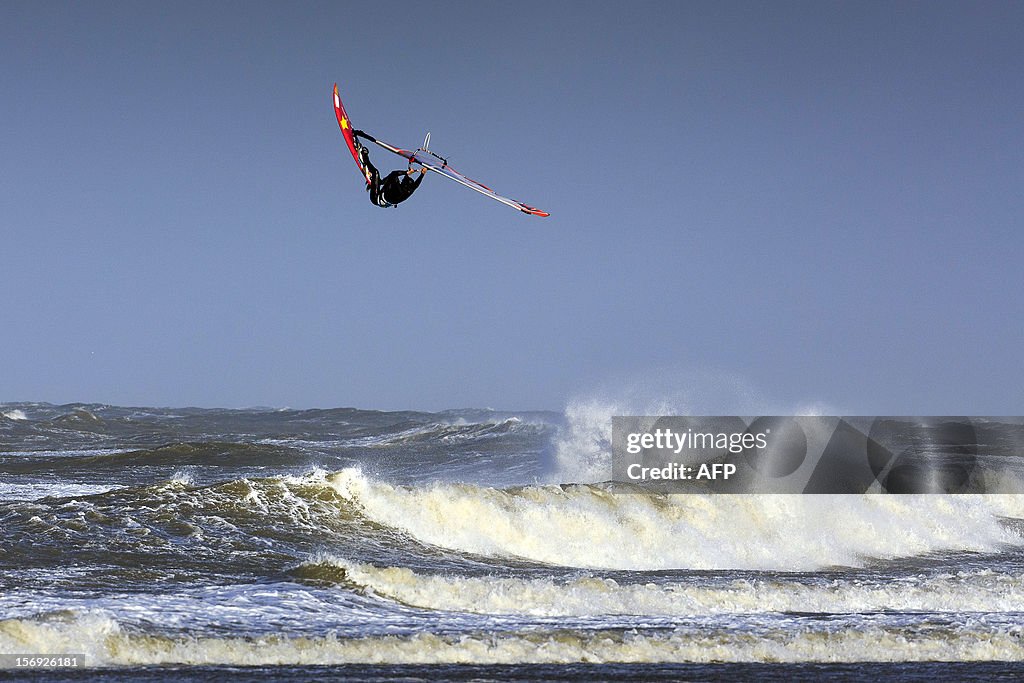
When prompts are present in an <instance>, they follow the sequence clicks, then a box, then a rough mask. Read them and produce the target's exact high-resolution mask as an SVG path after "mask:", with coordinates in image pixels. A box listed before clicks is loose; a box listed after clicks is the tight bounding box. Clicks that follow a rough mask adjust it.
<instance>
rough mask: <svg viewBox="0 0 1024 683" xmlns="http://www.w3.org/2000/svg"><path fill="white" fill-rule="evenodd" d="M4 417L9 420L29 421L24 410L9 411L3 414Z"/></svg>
mask: <svg viewBox="0 0 1024 683" xmlns="http://www.w3.org/2000/svg"><path fill="white" fill-rule="evenodd" d="M2 415H3V416H4V417H6V418H7V419H8V420H27V419H28V415H26V414H25V411H23V410H9V411H7V412H5V413H2Z"/></svg>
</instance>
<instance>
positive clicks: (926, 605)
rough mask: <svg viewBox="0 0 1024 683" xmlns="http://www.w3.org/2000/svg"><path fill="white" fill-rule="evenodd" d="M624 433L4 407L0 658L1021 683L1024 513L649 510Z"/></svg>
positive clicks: (959, 503) (976, 502)
mask: <svg viewBox="0 0 1024 683" xmlns="http://www.w3.org/2000/svg"><path fill="white" fill-rule="evenodd" d="M592 417H593V416H592ZM607 417H609V418H610V416H607ZM598 418H599V419H596V423H598V424H601V423H603V422H604V419H603V417H601V416H598ZM594 422H595V420H590V423H594ZM608 430H609V431H610V421H608ZM598 432H599V433H597V434H594V433H589V432H587V431H586V430H581V429H580V428H579V425H578V424H577V423H576V422H574V421H573V420H568V421H567V420H566V419H565V417H564V416H562V415H558V414H554V413H516V414H512V413H495V412H492V411H485V410H474V411H450V412H445V413H415V412H394V413H381V412H374V411H361V410H353V409H336V410H305V411H292V410H259V409H254V410H240V411H230V410H199V409H180V410H178V409H151V408H145V409H138V408H116V407H110V406H98V405H75V406H52V405H48V404H4V405H0V654H5V653H7V654H10V653H82V654H84V655H85V656H86V660H87V663H88V665H89V666H91V667H104V673H103V675H104V676H106V677H108V678H110V679H111V680H113V679H117V678H118V677H119V676H121V675H130V676H132V677H136V678H140V677H144V676H153V677H155V678H152V679H151V680H155V679H157V678H161V677H174V678H182V677H183V676H186V675H187V676H192V677H195V678H198V679H203V680H217V679H220V678H227V677H230V675H231V674H230V672H231V671H235V667H260V668H247V669H246V670H245V671H247V672H248V673H249V674H251V675H254V676H255V675H266V676H267V677H269V678H281V679H284V678H287V677H289V676H293V677H294V678H295V679H296V680H298V679H302V678H303V677H304V676H306V675H310V676H312V675H316V676H317V677H323V676H325V675H328V674H330V673H331V672H334V673H335V674H338V672H342V673H344V672H347V674H346V675H347V676H348V677H349V678H359V677H361V676H362V677H363V678H365V680H377V678H375V677H378V678H386V677H388V676H390V675H392V674H393V675H397V676H404V677H408V678H410V679H413V680H416V679H417V677H418V676H422V677H423V679H424V680H431V679H437V678H452V679H463V678H464V679H465V680H469V679H471V678H474V677H475V678H477V679H483V680H486V679H487V678H488V676H490V677H491V678H493V679H495V680H501V679H505V678H517V677H518V678H520V679H524V680H525V679H530V678H544V677H547V678H551V679H559V680H590V679H596V678H602V677H608V678H623V679H628V678H629V677H631V676H635V677H638V678H639V677H644V676H646V677H648V678H650V677H658V676H662V677H663V678H664V679H672V678H679V677H698V678H705V679H706V678H715V677H719V676H721V677H726V678H728V677H730V676H731V675H733V674H735V675H747V676H752V675H757V676H759V677H762V678H771V677H773V676H775V675H777V676H778V677H779V678H789V679H792V678H793V677H800V676H801V675H807V676H809V677H812V678H813V677H814V676H816V675H818V674H820V673H821V671H822V669H821V668H820V667H823V666H824V667H831V668H827V671H828V672H830V673H832V674H834V675H849V676H851V677H854V678H857V677H861V676H872V675H876V674H874V673H872V672H873V671H874V672H877V671H880V669H878V668H877V667H879V666H881V667H889V668H887V669H884V672H888V673H890V674H892V675H895V676H897V677H900V678H903V679H906V680H914V679H915V676H917V675H919V674H921V675H925V674H926V672H927V671H928V668H927V666H925V665H918V666H916V667H915V666H913V665H912V664H908V663H914V662H965V663H968V664H963V665H961V668H960V669H958V670H959V671H961V674H960V675H962V676H968V675H972V672H974V673H976V674H977V675H978V676H979V677H980V678H986V679H991V678H993V677H997V676H998V675H999V674H1000V673H1001V672H1007V671H1009V672H1016V673H1019V672H1020V671H1021V669H1020V666H1019V665H1018V664H1000V662H1011V663H1017V662H1021V661H1024V539H1022V535H1021V528H1022V526H1024V524H1022V521H1021V520H1024V496H717V497H703V496H662V495H654V494H650V495H639V494H630V495H623V494H619V493H614V492H612V490H611V488H610V487H609V486H608V485H607V484H604V483H602V482H601V480H600V477H598V476H594V474H593V473H595V472H601V471H603V470H602V467H601V466H600V465H601V460H602V458H607V457H609V454H608V453H607V452H606V441H605V439H604V436H606V435H603V434H602V433H600V430H598ZM607 471H608V472H609V473H610V467H609V468H608V469H607ZM588 472H589V473H590V476H586V474H584V473H588ZM720 663H731V664H729V665H728V666H732V667H734V668H732V669H730V668H728V666H726V665H724V664H720ZM840 663H856V664H849V665H847V664H840ZM866 663H877V664H874V665H870V666H869V665H868V664H866ZM320 665H347V666H349V668H347V669H327V670H322V669H309V668H308V667H317V666H320ZM366 665H377V666H378V668H376V669H366V668H365V667H366ZM463 665H464V666H463ZM469 665H472V667H470V668H466V667H467V666H469ZM182 666H185V667H187V668H185V669H181V668H180V667H182ZM431 666H433V667H434V668H431ZM460 666H461V668H460ZM872 666H874V667H876V668H874V669H872V668H871V667H872ZM168 667H170V668H168ZM352 667H356V668H352ZM359 667H364V668H359ZM403 667H404V668H403ZM417 667H420V668H417ZM423 667H426V668H423ZM437 667H441V668H437ZM473 667H476V668H473ZM481 667H482V668H481ZM538 667H540V668H538ZM594 667H597V668H596V669H595V668H594ZM694 667H696V668H694ZM735 667H740V668H739V669H736V668H735ZM744 667H746V668H744ZM858 667H859V668H858ZM965 667H966V668H965ZM267 672H269V673H267ZM311 672H315V673H311ZM531 672H532V673H531ZM659 672H660V673H659ZM730 672H731V673H730ZM3 673H4V672H0V675H2V674H3ZM6 673H7V674H8V675H25V672H12V671H11V670H9V669H8V670H7V671H6ZM46 675H47V676H53V677H55V679H56V678H60V677H61V676H63V677H66V680H76V678H75V677H76V676H77V675H79V674H78V673H76V672H73V671H71V672H63V673H59V674H52V675H51V674H46ZM82 675H85V673H84V672H82ZM92 675H96V673H95V672H93V673H92ZM339 675H341V674H339ZM460 677H462V678H460ZM925 677H933V676H929V675H925ZM62 680H63V679H62Z"/></svg>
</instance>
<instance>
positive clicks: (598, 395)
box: [549, 369, 834, 483]
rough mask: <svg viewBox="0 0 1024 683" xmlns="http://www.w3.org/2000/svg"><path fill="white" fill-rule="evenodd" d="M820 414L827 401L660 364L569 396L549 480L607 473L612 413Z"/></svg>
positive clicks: (583, 479)
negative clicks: (794, 402)
mask: <svg viewBox="0 0 1024 683" xmlns="http://www.w3.org/2000/svg"><path fill="white" fill-rule="evenodd" d="M787 414H790V415H823V414H834V411H833V410H830V409H829V408H827V407H826V406H822V405H815V404H808V405H804V406H797V407H795V408H794V407H792V406H790V407H781V406H779V405H778V404H777V403H775V402H772V401H770V400H769V399H767V398H765V396H764V394H763V392H761V391H759V390H757V389H756V388H755V387H753V386H751V385H750V384H749V383H748V382H747V381H746V380H744V379H742V378H740V377H737V376H735V375H728V374H715V373H711V372H709V371H706V370H690V371H685V372H683V371H679V370H671V369H670V370H664V371H662V372H658V373H654V374H652V375H650V376H646V377H643V378H640V379H634V380H632V381H630V382H623V383H621V385H620V386H619V387H616V388H614V389H612V388H609V387H605V388H602V389H599V390H597V391H594V392H591V394H590V395H588V396H580V397H577V398H574V399H573V400H571V401H569V403H568V405H567V406H566V408H565V426H564V428H563V429H562V430H560V432H559V433H558V435H557V436H556V437H555V442H554V449H553V451H554V452H553V462H552V463H551V467H550V468H549V470H550V472H551V474H550V477H549V481H550V482H551V483H596V482H602V481H608V480H609V479H611V474H612V417H613V416H615V415H787Z"/></svg>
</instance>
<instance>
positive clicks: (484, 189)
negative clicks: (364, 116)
mask: <svg viewBox="0 0 1024 683" xmlns="http://www.w3.org/2000/svg"><path fill="white" fill-rule="evenodd" d="M334 113H335V114H336V115H337V117H338V125H339V126H341V134H342V135H343V136H344V137H345V142H346V143H347V144H348V148H349V151H350V152H352V157H353V158H354V159H355V160H356V165H357V166H358V167H359V170H360V171H361V172H362V174H363V177H365V178H366V182H367V183H369V182H370V172H369V170H368V169H366V168H364V167H363V163H362V161H361V160H360V159H359V150H358V148H357V145H356V141H355V138H354V136H353V135H352V122H351V120H350V119H349V118H348V114H347V113H346V112H345V106H344V105H343V104H342V102H341V97H339V96H338V84H337V83H335V84H334ZM360 136H361V137H365V138H366V139H367V140H369V141H370V142H372V143H374V144H376V145H378V146H379V147H382V148H384V149H386V150H388V151H389V152H392V153H393V154H397V155H398V156H400V157H403V158H405V159H407V160H408V161H409V163H410V164H419V165H420V166H422V167H423V168H425V169H427V170H428V171H433V172H434V173H437V174H438V175H442V176H444V177H445V178H448V179H449V180H454V181H455V182H457V183H459V184H460V185H462V186H463V187H468V188H469V189H471V190H475V191H476V192H479V193H480V194H482V195H484V196H485V197H490V198H491V199H493V200H495V201H498V202H501V203H502V204H504V205H505V206H510V207H512V208H513V209H518V210H519V211H522V212H523V213H526V214H530V215H531V216H541V217H546V216H550V215H551V214H549V213H548V212H546V211H541V210H540V209H538V208H536V207H533V206H530V205H529V204H526V203H524V202H521V201H518V200H516V199H510V198H509V197H505V196H503V195H500V194H498V193H497V192H495V191H494V190H492V189H491V188H489V187H488V186H486V185H484V184H483V183H481V182H479V181H477V180H473V179H472V178H470V177H469V176H467V175H465V174H463V173H459V172H458V171H456V170H455V169H454V168H452V167H451V165H450V164H449V163H448V160H447V159H446V158H445V157H442V156H441V155H439V154H437V153H435V152H432V151H431V150H429V149H427V148H428V147H429V146H430V133H427V137H426V139H425V140H424V141H423V147H420V148H419V149H416V150H413V151H409V150H406V149H402V148H401V147H395V146H394V145H391V144H388V143H387V142H384V141H382V140H378V139H376V138H375V137H373V136H372V135H369V134H367V133H361V134H360Z"/></svg>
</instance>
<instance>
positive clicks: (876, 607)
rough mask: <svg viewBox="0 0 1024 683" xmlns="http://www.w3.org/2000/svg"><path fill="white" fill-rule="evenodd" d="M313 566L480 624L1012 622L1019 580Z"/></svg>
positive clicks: (326, 559) (345, 563)
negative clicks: (601, 620)
mask: <svg viewBox="0 0 1024 683" xmlns="http://www.w3.org/2000/svg"><path fill="white" fill-rule="evenodd" d="M309 564H313V565H318V564H327V565H331V566H335V567H340V568H341V569H343V570H344V571H345V576H346V578H347V580H348V581H350V582H351V583H352V584H354V585H356V586H360V587H362V588H364V589H367V590H369V591H371V592H372V593H373V594H375V595H378V596H382V597H386V598H390V599H392V600H395V601H397V602H400V603H403V604H405V605H411V606H414V607H422V608H426V609H432V610H442V611H454V612H472V613H477V614H506V615H529V616H540V617H558V616H562V617H584V616H599V615H644V616H688V617H689V616H707V615H719V614H749V613H760V612H819V613H830V614H838V613H846V614H850V613H863V612H879V611H886V610H897V611H918V612H989V613H992V612H1017V611H1020V609H1021V606H1022V605H1024V576H1019V575H1013V576H1011V575H1006V574H999V573H995V572H992V571H989V570H984V571H980V572H973V573H970V572H962V573H957V574H948V575H940V576H934V577H929V578H924V579H918V578H912V579H910V578H908V579H906V580H892V579H888V578H887V579H884V580H869V579H863V578H856V579H837V580H834V581H830V582H818V583H811V584H808V583H805V582H800V581H799V580H796V579H786V578H778V577H776V578H770V579H746V578H744V579H736V580H733V581H730V582H728V583H727V584H725V585H707V584H699V585H694V584H689V583H667V584H654V583H620V582H617V581H615V580H613V579H610V578H602V577H600V576H584V577H577V578H568V579H561V580H558V579H552V578H529V579H521V578H504V577H494V576H484V577H463V576H452V575H447V574H423V573H417V572H414V571H412V570H411V569H407V568H404V567H375V566H373V565H368V564H363V563H358V562H352V561H349V560H347V559H344V558H338V557H333V556H330V555H324V556H321V557H317V558H315V559H314V560H311V561H310V563H309Z"/></svg>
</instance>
